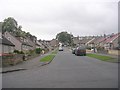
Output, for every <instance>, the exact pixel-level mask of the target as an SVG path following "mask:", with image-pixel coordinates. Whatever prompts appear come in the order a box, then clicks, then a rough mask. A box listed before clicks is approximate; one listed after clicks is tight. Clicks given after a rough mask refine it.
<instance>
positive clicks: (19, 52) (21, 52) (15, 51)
mask: <svg viewBox="0 0 120 90" xmlns="http://www.w3.org/2000/svg"><path fill="white" fill-rule="evenodd" d="M14 53H16V54H24V52H23V51H18V50H14Z"/></svg>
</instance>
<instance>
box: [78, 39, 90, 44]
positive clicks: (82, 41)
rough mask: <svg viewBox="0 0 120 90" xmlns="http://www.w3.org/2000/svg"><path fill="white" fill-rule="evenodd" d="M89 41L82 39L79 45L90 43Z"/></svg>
mask: <svg viewBox="0 0 120 90" xmlns="http://www.w3.org/2000/svg"><path fill="white" fill-rule="evenodd" d="M90 40H91V39H82V40H80V44H84V43H87V42H88V41H90Z"/></svg>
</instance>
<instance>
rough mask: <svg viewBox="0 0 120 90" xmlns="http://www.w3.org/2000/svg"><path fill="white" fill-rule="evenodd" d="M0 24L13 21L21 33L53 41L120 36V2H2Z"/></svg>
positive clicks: (19, 0) (87, 0) (70, 0)
mask: <svg viewBox="0 0 120 90" xmlns="http://www.w3.org/2000/svg"><path fill="white" fill-rule="evenodd" d="M0 12H1V13H0V21H3V20H4V19H5V18H8V17H13V18H14V19H15V20H16V21H17V22H18V25H21V26H22V30H23V31H26V32H30V33H31V34H32V35H35V36H36V37H37V38H38V39H42V40H51V39H53V38H55V36H56V35H57V34H58V33H60V32H62V31H67V32H68V33H72V34H73V35H74V36H78V35H79V36H89V35H103V34H111V33H117V32H118V0H0Z"/></svg>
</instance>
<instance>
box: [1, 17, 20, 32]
mask: <svg viewBox="0 0 120 90" xmlns="http://www.w3.org/2000/svg"><path fill="white" fill-rule="evenodd" d="M17 25H18V24H17V21H16V20H15V19H14V18H12V17H8V18H7V19H5V20H4V22H3V24H2V32H3V33H4V32H5V31H8V32H15V31H16V30H17Z"/></svg>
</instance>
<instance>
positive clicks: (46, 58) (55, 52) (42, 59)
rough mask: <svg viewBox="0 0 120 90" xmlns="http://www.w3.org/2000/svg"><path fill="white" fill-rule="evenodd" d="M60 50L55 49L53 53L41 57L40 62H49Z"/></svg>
mask: <svg viewBox="0 0 120 90" xmlns="http://www.w3.org/2000/svg"><path fill="white" fill-rule="evenodd" d="M57 52H58V50H55V51H53V52H52V53H51V54H49V55H47V56H45V57H43V58H41V59H40V62H49V61H52V60H53V58H54V57H55V55H56V54H57Z"/></svg>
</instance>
